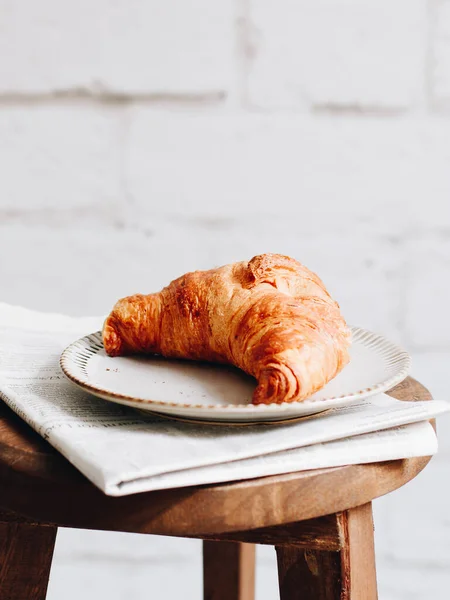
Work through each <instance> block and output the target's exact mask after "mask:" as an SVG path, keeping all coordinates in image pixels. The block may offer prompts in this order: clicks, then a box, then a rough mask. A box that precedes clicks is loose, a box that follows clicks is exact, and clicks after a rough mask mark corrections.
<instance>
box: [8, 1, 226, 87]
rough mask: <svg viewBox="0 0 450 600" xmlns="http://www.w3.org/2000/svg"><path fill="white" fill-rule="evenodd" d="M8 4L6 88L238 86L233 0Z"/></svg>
mask: <svg viewBox="0 0 450 600" xmlns="http://www.w3.org/2000/svg"><path fill="white" fill-rule="evenodd" d="M1 5H2V6H1V25H0V33H1V34H0V90H1V91H2V92H4V93H5V92H34V93H39V92H48V91H54V90H70V89H77V88H81V89H86V88H88V89H91V90H93V91H94V92H95V91H98V92H105V91H106V92H107V91H111V92H117V93H125V94H132V93H140V94H153V93H156V94H159V93H162V94H164V93H178V92H181V93H202V92H222V91H225V90H227V89H228V88H229V87H230V85H231V83H232V79H233V74H232V67H233V61H234V56H233V53H234V41H233V26H234V22H233V18H234V14H233V10H234V3H233V2H232V0H221V1H220V2H208V0H190V2H177V1H176V0H166V1H165V2H158V1H157V0H152V1H147V0H118V1H116V0H99V1H97V2H94V3H93V2H89V0H81V1H78V2H73V3H72V2H70V3H62V2H58V0H46V1H45V2H44V3H42V2H39V3H37V2H29V1H27V0H17V1H14V2H10V1H8V0H3V1H2V3H1Z"/></svg>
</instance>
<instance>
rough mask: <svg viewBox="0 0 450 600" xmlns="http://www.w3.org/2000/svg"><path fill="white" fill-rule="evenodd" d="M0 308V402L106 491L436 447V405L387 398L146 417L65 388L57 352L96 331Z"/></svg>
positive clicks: (96, 325) (96, 322) (83, 322)
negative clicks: (184, 419) (235, 416)
mask: <svg viewBox="0 0 450 600" xmlns="http://www.w3.org/2000/svg"><path fill="white" fill-rule="evenodd" d="M102 321H103V319H102V318H83V319H75V318H71V317H66V316H62V315H51V314H44V313H39V312H35V311H30V310H27V309H23V308H19V307H13V306H9V305H5V304H0V397H1V398H2V399H3V400H4V401H5V402H6V403H7V404H8V405H9V406H10V407H11V408H12V409H13V410H14V411H15V412H16V413H17V414H18V415H20V416H21V417H22V418H23V419H24V420H25V421H26V422H27V423H29V425H31V427H33V428H34V429H35V430H36V431H37V432H38V433H39V434H41V435H42V436H43V437H44V438H45V439H47V440H48V441H49V442H50V444H52V445H53V446H54V447H55V448H56V449H57V450H59V451H60V452H61V453H62V454H63V455H64V456H65V457H66V458H67V459H68V460H69V461H70V462H71V463H72V464H73V465H74V466H75V467H77V468H78V469H79V470H80V471H81V472H82V473H83V474H84V475H85V476H86V477H87V478H88V479H90V480H91V481H92V483H94V484H95V485H96V486H98V487H99V488H100V489H101V490H103V492H105V493H106V494H108V495H112V496H121V495H126V494H131V493H136V492H144V491H150V490H158V489H164V488H174V487H183V486H190V485H199V484H206V483H218V482H224V481H235V480H239V479H244V478H246V479H248V478H255V477H261V476H266V475H272V474H279V473H288V472H293V471H298V470H306V469H315V468H321V467H332V466H340V465H345V464H356V463H366V462H373V461H380V460H391V459H395V458H406V457H411V456H428V455H432V454H434V453H435V452H436V451H437V439H436V435H435V433H434V430H433V428H432V427H431V425H430V424H429V423H427V422H426V421H427V420H428V419H430V418H432V417H434V416H437V415H439V414H441V413H443V412H446V411H447V410H448V409H449V405H448V404H446V403H445V402H442V401H431V402H399V401H396V400H394V399H392V398H391V397H389V396H387V395H385V394H379V395H377V396H375V397H372V398H370V399H368V400H364V401H361V402H360V403H357V404H353V405H351V406H349V407H345V408H337V409H334V410H331V411H328V412H327V413H325V414H323V415H318V416H315V417H311V418H308V419H305V420H301V421H298V422H296V423H293V424H287V425H277V426H270V425H269V426H264V425H258V426H247V427H238V428H235V427H231V426H227V425H224V426H208V425H198V424H188V423H180V422H176V421H171V420H169V419H165V418H162V417H159V416H157V415H155V414H152V413H148V414H143V413H142V412H141V411H139V412H138V411H136V410H134V409H132V408H128V407H125V406H121V405H118V404H114V403H112V402H108V401H105V400H101V399H98V398H96V397H94V396H92V395H90V394H88V393H85V392H84V391H82V390H80V389H79V388H77V387H76V386H74V385H73V384H72V383H71V382H69V381H68V380H67V379H66V378H65V376H64V374H63V373H62V371H61V369H60V367H59V357H60V354H61V352H62V350H63V349H64V348H65V347H66V346H67V345H68V344H69V343H70V342H72V341H73V340H75V339H77V338H78V337H80V336H82V335H86V334H88V333H91V332H93V331H97V330H99V329H100V328H101V323H102Z"/></svg>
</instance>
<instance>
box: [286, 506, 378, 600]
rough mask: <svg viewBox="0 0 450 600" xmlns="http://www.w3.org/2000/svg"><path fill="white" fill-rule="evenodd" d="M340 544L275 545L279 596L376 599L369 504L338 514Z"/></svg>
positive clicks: (291, 598) (291, 599)
mask: <svg viewBox="0 0 450 600" xmlns="http://www.w3.org/2000/svg"><path fill="white" fill-rule="evenodd" d="M338 519H339V520H340V523H341V535H342V538H343V539H342V548H341V549H340V550H339V551H321V550H317V549H314V550H309V549H305V547H304V546H303V547H299V546H297V547H296V546H295V541H294V540H292V545H289V544H287V545H277V546H276V551H277V560H278V581H279V586H280V600H376V599H377V597H378V596H377V582H376V572H375V552H374V542H373V520H372V505H371V504H370V503H369V504H365V505H364V506H359V507H357V508H353V509H350V510H347V511H345V512H344V513H342V514H341V515H339V516H338Z"/></svg>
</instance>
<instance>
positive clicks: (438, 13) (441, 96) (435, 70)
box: [430, 0, 450, 108]
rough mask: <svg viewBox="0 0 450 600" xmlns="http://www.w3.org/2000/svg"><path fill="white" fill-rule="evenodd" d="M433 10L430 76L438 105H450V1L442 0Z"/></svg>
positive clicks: (434, 98)
mask: <svg viewBox="0 0 450 600" xmlns="http://www.w3.org/2000/svg"><path fill="white" fill-rule="evenodd" d="M433 9H434V10H433V12H432V20H431V23H432V25H431V26H432V34H433V35H432V53H431V65H430V77H431V83H432V93H433V100H434V102H435V105H436V106H437V107H446V108H448V107H449V106H450V2H449V1H448V0H440V1H439V2H437V3H435V4H434V6H433Z"/></svg>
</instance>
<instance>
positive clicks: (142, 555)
mask: <svg viewBox="0 0 450 600" xmlns="http://www.w3.org/2000/svg"><path fill="white" fill-rule="evenodd" d="M201 546H202V545H201V541H200V540H189V539H185V538H181V539H174V538H171V537H166V536H162V535H147V534H145V535H141V534H133V533H119V532H112V531H89V530H85V529H64V528H63V529H60V530H58V538H57V544H56V553H57V557H58V565H70V564H74V563H79V564H83V563H86V562H89V561H91V560H94V561H95V560H101V561H102V562H110V563H112V562H114V563H123V564H126V563H127V562H132V563H134V564H135V565H136V566H139V565H140V566H142V567H151V566H152V565H154V566H155V568H158V567H157V565H158V564H164V563H174V564H187V563H190V564H192V565H193V568H196V564H197V563H198V562H199V559H198V557H199V555H200V553H201Z"/></svg>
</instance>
